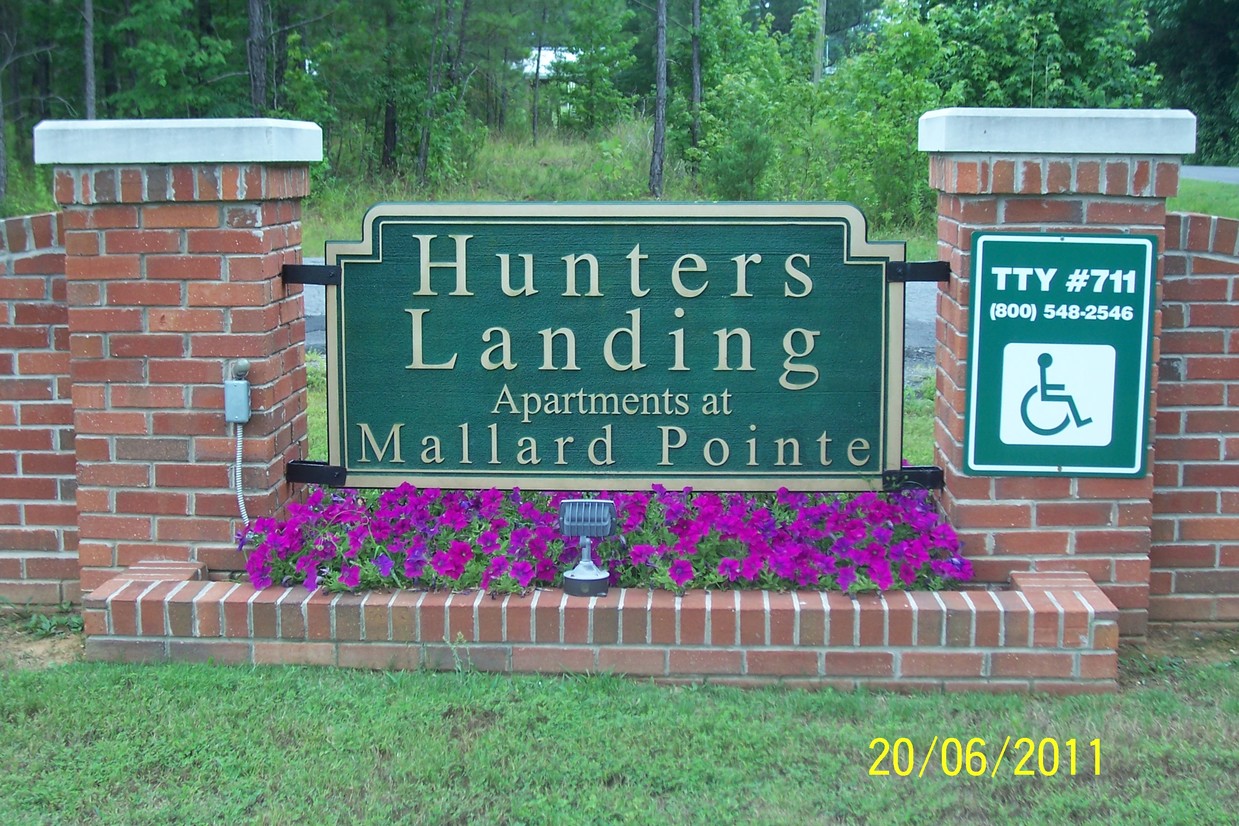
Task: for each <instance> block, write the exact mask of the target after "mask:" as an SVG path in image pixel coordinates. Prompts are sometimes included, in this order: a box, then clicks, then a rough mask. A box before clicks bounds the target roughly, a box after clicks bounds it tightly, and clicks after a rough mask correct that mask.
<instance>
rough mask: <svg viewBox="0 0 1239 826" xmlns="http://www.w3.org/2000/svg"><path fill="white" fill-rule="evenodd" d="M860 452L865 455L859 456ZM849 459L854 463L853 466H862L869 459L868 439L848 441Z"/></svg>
mask: <svg viewBox="0 0 1239 826" xmlns="http://www.w3.org/2000/svg"><path fill="white" fill-rule="evenodd" d="M858 453H864V455H863V456H858V455H857V454H858ZM848 461H849V462H851V463H852V467H860V466H862V465H864V464H865V463H866V462H868V461H869V440H868V439H853V440H852V441H851V442H850V443H848Z"/></svg>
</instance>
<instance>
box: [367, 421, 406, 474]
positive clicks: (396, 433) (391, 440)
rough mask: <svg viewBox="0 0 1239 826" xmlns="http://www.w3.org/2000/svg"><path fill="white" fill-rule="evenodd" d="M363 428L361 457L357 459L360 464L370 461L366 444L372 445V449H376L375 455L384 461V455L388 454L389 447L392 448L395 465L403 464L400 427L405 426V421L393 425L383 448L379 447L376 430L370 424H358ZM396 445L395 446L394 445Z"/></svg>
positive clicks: (392, 460) (377, 458) (392, 459)
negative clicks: (375, 435) (375, 434)
mask: <svg viewBox="0 0 1239 826" xmlns="http://www.w3.org/2000/svg"><path fill="white" fill-rule="evenodd" d="M357 426H358V427H359V428H361V458H360V459H358V460H357V463H358V464H361V463H362V462H369V461H371V460H370V459H367V458H366V445H367V444H369V445H370V450H372V451H374V457H375V459H376V460H377V461H380V462H382V461H383V457H384V456H386V455H387V449H388V448H389V447H391V448H392V456H391V462H392V464H394V465H403V464H404V459H402V458H400V429H401V428H402V427H404V423H403V422H399V423H397V424H394V425H392V427H391V430H389V431H388V432H387V440H386V441H385V442H383V448H382V449H381V450H380V449H379V441H378V439H376V438H374V431H373V430H371V429H370V425H368V424H359V425H357ZM393 446H394V447H393Z"/></svg>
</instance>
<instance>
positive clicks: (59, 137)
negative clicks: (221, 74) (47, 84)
mask: <svg viewBox="0 0 1239 826" xmlns="http://www.w3.org/2000/svg"><path fill="white" fill-rule="evenodd" d="M322 159H323V130H322V129H320V128H319V126H318V124H314V123H307V122H305V121H297V120H276V119H274V118H209V119H208V118H203V119H198V120H45V121H43V122H42V123H40V124H39V125H38V126H36V127H35V128H34V162H35V163H39V164H82V165H98V164H134V163H309V162H312V161H321V160H322Z"/></svg>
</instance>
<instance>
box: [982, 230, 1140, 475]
mask: <svg viewBox="0 0 1239 826" xmlns="http://www.w3.org/2000/svg"><path fill="white" fill-rule="evenodd" d="M972 251H973V252H972V280H971V294H972V298H971V304H970V307H971V319H972V334H971V336H972V337H971V342H970V353H969V367H968V369H969V383H968V410H967V415H966V417H965V418H966V422H965V431H966V433H965V445H964V470H965V471H966V472H967V473H971V474H976V475H1037V476H1127V477H1139V476H1143V475H1144V473H1145V456H1146V453H1147V450H1146V445H1147V442H1148V415H1149V414H1148V397H1149V375H1150V371H1149V364H1150V358H1151V355H1150V354H1151V352H1152V340H1153V301H1154V284H1153V278H1154V273H1155V262H1156V260H1157V239H1156V238H1154V237H1152V236H1143V235H1065V236H1057V235H1028V234H1018V233H981V232H977V233H974V234H973V236H972Z"/></svg>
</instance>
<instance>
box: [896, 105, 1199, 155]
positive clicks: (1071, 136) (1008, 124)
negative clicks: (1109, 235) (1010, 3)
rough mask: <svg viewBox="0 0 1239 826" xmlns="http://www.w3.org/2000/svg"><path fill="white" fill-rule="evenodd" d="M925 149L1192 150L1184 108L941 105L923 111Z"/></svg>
mask: <svg viewBox="0 0 1239 826" xmlns="http://www.w3.org/2000/svg"><path fill="white" fill-rule="evenodd" d="M918 148H919V149H920V150H921V151H922V152H1005V153H1020V154H1030V155H1190V154H1191V153H1193V152H1195V151H1196V116H1195V115H1193V114H1192V113H1191V112H1188V111H1187V110H1185V109H964V108H953V109H938V110H935V111H933V112H926V113H925V114H923V115H921V121H920V141H919V145H918Z"/></svg>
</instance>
